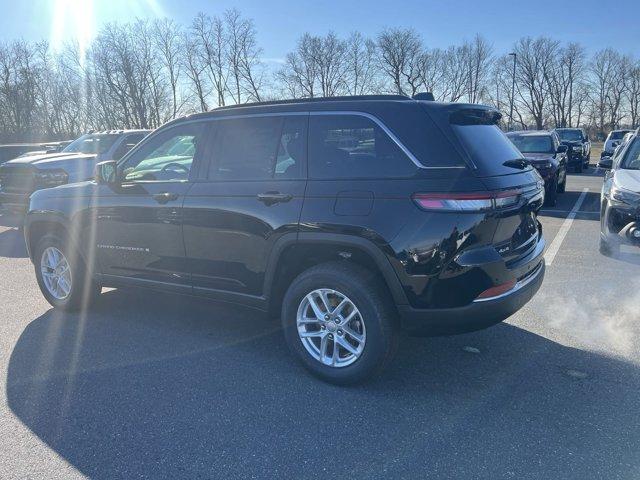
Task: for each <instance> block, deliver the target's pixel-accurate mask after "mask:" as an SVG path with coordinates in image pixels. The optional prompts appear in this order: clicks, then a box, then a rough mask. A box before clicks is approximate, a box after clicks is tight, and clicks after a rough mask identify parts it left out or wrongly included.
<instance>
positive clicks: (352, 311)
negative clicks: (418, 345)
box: [282, 262, 398, 385]
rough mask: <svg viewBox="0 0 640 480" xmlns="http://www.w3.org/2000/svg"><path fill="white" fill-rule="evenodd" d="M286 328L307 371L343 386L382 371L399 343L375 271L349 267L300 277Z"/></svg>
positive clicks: (287, 305)
mask: <svg viewBox="0 0 640 480" xmlns="http://www.w3.org/2000/svg"><path fill="white" fill-rule="evenodd" d="M282 325H283V328H284V335H285V339H286V342H287V344H288V346H289V349H290V350H291V351H292V352H293V354H294V355H295V356H296V357H297V358H298V359H299V360H300V361H301V362H302V364H303V365H304V366H305V367H306V368H307V370H309V371H310V372H311V373H313V374H314V375H315V376H317V377H319V378H321V379H322V380H325V381H327V382H331V383H336V384H341V385H346V384H353V383H358V382H361V381H364V380H366V379H368V378H369V377H371V376H372V375H374V374H376V373H378V372H380V371H381V370H382V369H383V367H384V366H385V365H387V364H388V363H389V362H390V361H391V359H392V357H393V354H394V353H395V349H396V344H397V338H398V336H397V325H396V315H395V309H394V307H393V305H392V302H391V298H390V296H389V293H388V292H387V291H386V288H385V287H384V285H383V284H382V283H381V282H380V280H379V279H378V278H376V276H375V275H374V274H373V273H372V272H370V271H368V270H367V269H365V268H363V267H360V266H359V265H356V264H351V263H347V262H330V263H326V264H321V265H317V266H315V267H312V268H310V269H308V270H306V271H305V272H303V273H301V274H300V275H299V276H298V277H297V278H296V279H295V280H294V281H293V282H292V283H291V286H290V287H289V289H288V290H287V293H286V294H285V297H284V301H283V309H282Z"/></svg>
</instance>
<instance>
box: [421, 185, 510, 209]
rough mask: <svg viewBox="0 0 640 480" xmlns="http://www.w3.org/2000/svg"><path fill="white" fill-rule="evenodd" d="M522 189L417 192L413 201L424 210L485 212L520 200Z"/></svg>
mask: <svg viewBox="0 0 640 480" xmlns="http://www.w3.org/2000/svg"><path fill="white" fill-rule="evenodd" d="M520 193H521V192H520V190H504V191H501V192H468V193H416V194H414V195H413V201H414V202H416V203H417V204H418V206H419V207H420V208H422V209H424V210H435V211H445V212H446V211H455V212H483V211H487V210H494V209H501V208H508V207H511V206H514V205H517V204H518V202H519V201H520Z"/></svg>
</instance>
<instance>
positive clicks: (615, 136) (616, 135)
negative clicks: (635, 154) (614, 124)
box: [600, 129, 633, 158]
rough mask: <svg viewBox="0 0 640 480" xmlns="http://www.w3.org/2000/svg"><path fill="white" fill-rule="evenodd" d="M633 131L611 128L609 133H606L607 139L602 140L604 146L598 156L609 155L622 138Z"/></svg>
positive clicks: (611, 154) (613, 151)
mask: <svg viewBox="0 0 640 480" xmlns="http://www.w3.org/2000/svg"><path fill="white" fill-rule="evenodd" d="M630 132H633V130H628V129H625V130H612V131H611V132H610V133H609V135H607V139H606V140H605V142H604V147H603V149H602V153H601V154H600V158H602V157H611V156H613V154H614V153H615V150H616V147H617V146H618V145H620V143H622V139H623V138H624V136H625V135H626V134H627V133H630Z"/></svg>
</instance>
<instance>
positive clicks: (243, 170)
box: [208, 116, 307, 180]
mask: <svg viewBox="0 0 640 480" xmlns="http://www.w3.org/2000/svg"><path fill="white" fill-rule="evenodd" d="M306 123H307V117H306V116H292V117H278V116H273V117H247V118H239V119H229V120H219V121H216V122H215V128H216V137H215V138H216V140H215V145H214V147H213V152H212V164H211V167H210V170H209V175H208V176H209V179H212V180H268V179H274V178H275V179H278V178H282V179H293V178H300V177H301V176H302V173H303V165H304V163H305V154H306V143H305V137H306Z"/></svg>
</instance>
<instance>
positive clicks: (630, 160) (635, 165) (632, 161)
mask: <svg viewBox="0 0 640 480" xmlns="http://www.w3.org/2000/svg"><path fill="white" fill-rule="evenodd" d="M620 167H621V168H624V169H626V170H640V141H638V138H636V139H635V140H634V141H633V143H631V145H629V147H628V148H627V153H626V155H625V156H624V160H623V161H622V165H621V166H620Z"/></svg>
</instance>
